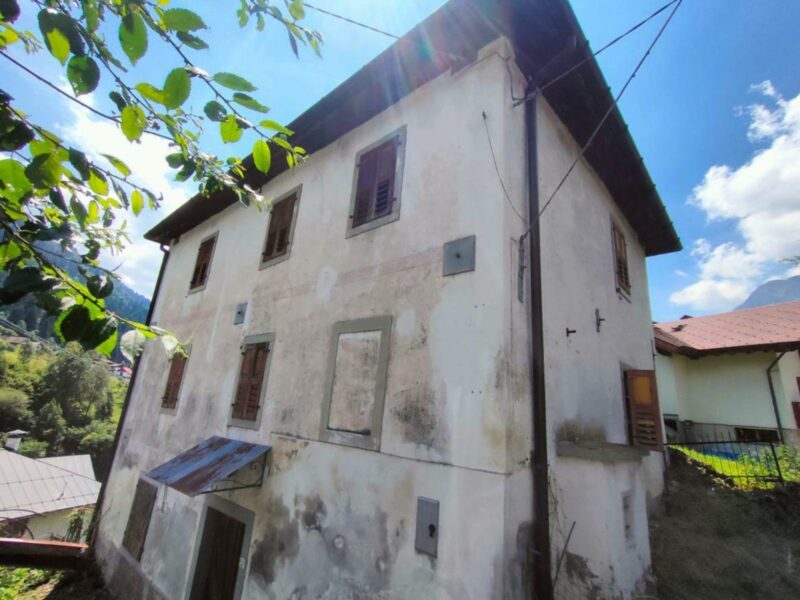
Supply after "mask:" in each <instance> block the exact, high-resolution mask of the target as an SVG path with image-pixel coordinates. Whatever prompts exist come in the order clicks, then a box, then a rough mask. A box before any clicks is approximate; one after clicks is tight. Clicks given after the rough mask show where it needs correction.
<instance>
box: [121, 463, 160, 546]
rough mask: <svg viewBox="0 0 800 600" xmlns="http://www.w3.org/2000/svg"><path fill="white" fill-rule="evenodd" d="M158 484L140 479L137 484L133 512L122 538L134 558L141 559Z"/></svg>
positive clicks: (129, 515)
mask: <svg viewBox="0 0 800 600" xmlns="http://www.w3.org/2000/svg"><path fill="white" fill-rule="evenodd" d="M157 491H158V490H157V488H156V486H154V485H152V484H150V483H148V482H146V481H145V480H144V479H140V480H139V482H138V483H137V484H136V492H135V493H134V495H133V504H131V512H130V513H129V514H128V526H127V527H126V528H125V535H124V537H123V538H122V546H123V548H125V549H126V550H127V551H128V554H130V555H131V556H132V557H133V558H135V559H136V560H140V559H141V558H142V551H143V550H144V542H145V538H146V537H147V528H148V527H149V526H150V517H151V515H152V514H153V505H154V504H155V502H156V492H157Z"/></svg>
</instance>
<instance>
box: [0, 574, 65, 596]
mask: <svg viewBox="0 0 800 600" xmlns="http://www.w3.org/2000/svg"><path fill="white" fill-rule="evenodd" d="M55 577H58V573H56V572H54V571H42V570H41V569H21V568H13V567H0V600H16V599H18V598H21V597H22V596H23V594H25V593H27V592H29V591H31V590H33V589H35V588H38V587H39V586H41V585H44V584H45V583H47V582H49V581H50V580H51V579H53V578H55Z"/></svg>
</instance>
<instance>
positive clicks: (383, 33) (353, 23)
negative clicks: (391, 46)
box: [303, 2, 400, 40]
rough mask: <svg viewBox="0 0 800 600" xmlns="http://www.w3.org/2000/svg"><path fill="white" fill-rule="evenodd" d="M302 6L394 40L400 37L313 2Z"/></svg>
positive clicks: (304, 3)
mask: <svg viewBox="0 0 800 600" xmlns="http://www.w3.org/2000/svg"><path fill="white" fill-rule="evenodd" d="M303 6H305V7H307V8H310V9H311V10H315V11H317V12H321V13H322V14H325V15H328V16H329V17H334V18H336V19H339V20H341V21H345V22H347V23H350V24H351V25H357V26H358V27H363V28H364V29H369V30H370V31H374V32H375V33H380V34H381V35H385V36H387V37H390V38H392V39H395V40H399V39H400V36H399V35H395V34H393V33H389V32H388V31H384V30H383V29H378V28H377V27H373V26H372V25H367V24H366V23H361V22H360V21H356V20H354V19H350V18H348V17H343V16H342V15H337V14H336V13H334V12H331V11H329V10H325V9H324V8H319V7H317V6H314V5H313V4H309V3H308V2H303Z"/></svg>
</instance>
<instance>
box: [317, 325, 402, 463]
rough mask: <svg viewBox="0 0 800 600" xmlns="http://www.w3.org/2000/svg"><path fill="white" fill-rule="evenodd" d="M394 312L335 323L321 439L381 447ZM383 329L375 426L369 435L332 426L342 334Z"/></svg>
mask: <svg viewBox="0 0 800 600" xmlns="http://www.w3.org/2000/svg"><path fill="white" fill-rule="evenodd" d="M392 320H393V319H392V316H391V315H383V316H378V317H365V318H362V319H354V320H351V321H339V322H337V323H334V325H333V328H332V332H331V340H330V347H329V350H328V365H327V369H326V376H325V377H326V379H325V388H324V390H325V397H324V400H323V403H322V418H321V420H320V428H319V439H320V440H321V441H323V442H330V443H333V444H340V445H343V446H352V447H354V448H362V449H364V450H375V451H380V446H381V428H382V426H383V410H384V405H385V401H386V382H387V379H388V372H389V344H390V343H391V331H392ZM369 331H380V332H381V342H380V348H379V350H378V371H377V375H376V378H375V401H374V404H373V409H372V426H371V427H370V433H369V435H365V434H360V433H354V432H350V431H341V430H338V429H329V428H328V422H329V421H330V414H331V402H332V400H333V384H334V379H335V377H336V357H337V354H338V350H339V336H341V335H342V334H346V333H365V332H369Z"/></svg>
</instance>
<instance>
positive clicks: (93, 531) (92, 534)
mask: <svg viewBox="0 0 800 600" xmlns="http://www.w3.org/2000/svg"><path fill="white" fill-rule="evenodd" d="M161 252H163V253H164V255H163V256H162V257H161V267H160V268H159V269H158V277H157V278H156V286H155V288H154V289H153V298H152V300H150V306H149V307H148V308H147V317H145V320H144V322H145V325H150V320H151V319H152V318H153V311H154V310H155V306H156V301H157V300H158V292H159V290H160V289H161V280H162V279H163V278H164V270H165V269H166V268H167V260H169V248H168V247H166V246H165V245H164V244H161ZM138 372H139V359H138V358H137V359H136V362H134V363H133V369H132V370H131V378H130V381H128V389H127V391H126V392H125V401H124V402H123V403H122V412H121V413H120V415H119V423H118V424H117V431H116V433H115V434H114V445H113V446H112V448H111V450H112V452H111V467H110V468H109V472H108V474H107V475H106V478H105V480H104V481H103V483H101V484H100V492H99V493H98V494H97V503H96V504H95V506H94V513H92V522H91V523H90V524H89V530H88V532H89V533H88V535H87V540H88V542H89V553H90V555H91V557H92V559H94V557H95V550H96V546H95V540H96V539H97V527H98V525H99V524H100V517H101V513H102V507H103V501H104V500H105V496H106V487H107V486H108V478H109V477H110V476H111V468H113V467H114V458H116V456H117V447H118V446H119V439H120V437H122V427H123V425H125V416H126V415H127V414H128V406H129V405H130V402H131V394H132V393H133V388H134V384H135V383H136V374H137V373H138Z"/></svg>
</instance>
